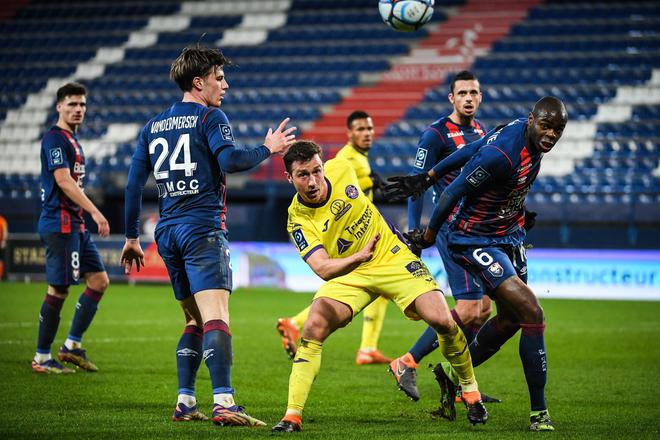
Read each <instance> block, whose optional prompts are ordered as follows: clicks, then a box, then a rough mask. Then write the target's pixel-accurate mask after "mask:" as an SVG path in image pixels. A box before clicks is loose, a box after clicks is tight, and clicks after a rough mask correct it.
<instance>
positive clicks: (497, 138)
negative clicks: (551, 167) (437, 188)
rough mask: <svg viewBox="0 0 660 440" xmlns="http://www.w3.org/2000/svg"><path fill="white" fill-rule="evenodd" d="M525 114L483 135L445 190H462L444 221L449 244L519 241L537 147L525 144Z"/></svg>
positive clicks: (537, 164) (538, 160) (538, 161)
mask: <svg viewBox="0 0 660 440" xmlns="http://www.w3.org/2000/svg"><path fill="white" fill-rule="evenodd" d="M526 127H527V118H520V119H516V120H514V121H513V122H511V123H509V124H508V125H507V126H505V127H503V128H502V129H501V130H498V131H496V132H495V133H492V134H490V135H489V137H488V139H485V141H484V144H483V146H482V147H481V148H480V149H479V150H478V151H477V153H476V154H475V155H474V156H473V157H472V158H471V159H470V160H469V161H468V162H467V163H466V164H465V166H464V167H463V169H462V171H461V173H460V175H459V176H458V177H457V178H456V179H455V180H454V181H453V182H452V183H451V184H450V185H449V187H448V191H452V192H453V193H454V194H458V195H462V196H463V198H462V200H461V202H460V203H459V208H458V212H457V213H456V214H455V216H454V219H453V221H452V224H451V226H450V231H451V233H450V238H449V242H450V244H464V245H473V244H480V245H486V244H495V243H508V244H513V245H518V244H520V243H521V242H522V241H523V240H524V238H525V231H524V228H523V224H524V219H525V216H524V204H525V198H526V196H527V193H528V192H529V189H530V188H531V186H532V183H534V180H535V179H536V176H537V175H538V173H539V170H540V168H541V159H542V158H543V153H541V152H539V151H536V150H535V149H533V147H530V146H529V145H527V140H526V132H527V130H526Z"/></svg>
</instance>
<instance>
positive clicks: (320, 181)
mask: <svg viewBox="0 0 660 440" xmlns="http://www.w3.org/2000/svg"><path fill="white" fill-rule="evenodd" d="M287 178H288V179H289V182H291V183H292V184H293V186H294V187H295V188H296V191H297V192H298V194H300V197H302V199H303V200H304V201H305V202H308V203H321V202H323V201H324V200H325V199H326V197H327V194H328V184H327V182H326V181H325V174H324V173H323V161H321V158H320V157H319V155H318V154H317V155H315V156H314V157H313V158H311V159H310V160H308V161H307V162H300V161H295V162H293V164H291V174H288V173H287Z"/></svg>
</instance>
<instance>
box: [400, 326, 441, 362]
mask: <svg viewBox="0 0 660 440" xmlns="http://www.w3.org/2000/svg"><path fill="white" fill-rule="evenodd" d="M438 347H439V345H438V333H437V332H436V331H435V329H434V328H433V327H426V330H424V333H422V335H421V336H420V337H419V339H417V342H415V345H413V346H412V348H411V349H410V350H408V352H409V353H410V354H411V355H412V357H413V359H414V360H415V362H417V363H419V361H421V360H422V359H423V358H424V357H425V356H426V355H428V354H429V353H431V352H432V351H433V350H435V349H436V348H438Z"/></svg>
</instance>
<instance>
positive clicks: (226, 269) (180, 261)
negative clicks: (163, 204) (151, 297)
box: [155, 223, 232, 301]
mask: <svg viewBox="0 0 660 440" xmlns="http://www.w3.org/2000/svg"><path fill="white" fill-rule="evenodd" d="M155 239H156V244H157V245H158V253H159V254H160V256H161V257H162V258H163V261H164V262H165V267H167V273H168V274H169V276H170V281H171V282H172V288H173V289H174V296H175V297H176V299H178V300H179V301H183V300H184V299H186V298H188V297H190V296H191V295H194V294H195V293H197V292H200V291H202V290H208V289H225V290H229V291H230V292H231V288H232V279H231V264H230V262H229V246H228V243H227V237H226V232H225V231H223V230H221V229H215V228H211V227H209V226H204V225H195V224H188V223H184V224H175V225H170V226H163V227H162V228H158V229H157V230H156V234H155Z"/></svg>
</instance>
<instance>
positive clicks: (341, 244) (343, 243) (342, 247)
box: [337, 238, 353, 255]
mask: <svg viewBox="0 0 660 440" xmlns="http://www.w3.org/2000/svg"><path fill="white" fill-rule="evenodd" d="M352 244H353V242H352V241H348V240H344V239H343V238H339V239H337V253H339V254H340V255H341V254H343V253H344V252H346V250H347V249H348V248H349V247H351V245H352Z"/></svg>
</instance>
